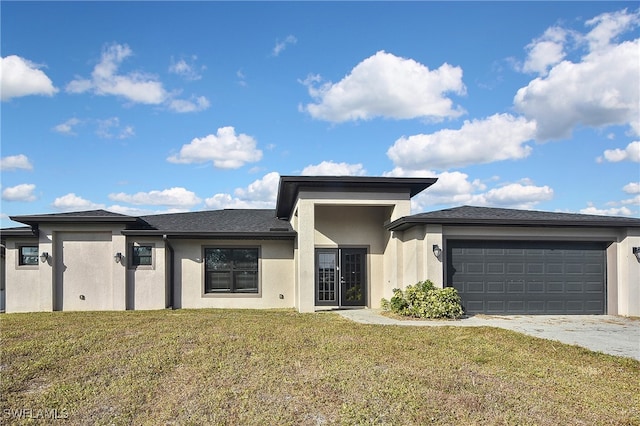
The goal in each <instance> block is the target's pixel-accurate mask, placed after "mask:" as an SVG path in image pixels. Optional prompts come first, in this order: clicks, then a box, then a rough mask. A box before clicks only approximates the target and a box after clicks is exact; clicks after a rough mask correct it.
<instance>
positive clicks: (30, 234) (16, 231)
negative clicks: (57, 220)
mask: <svg viewBox="0 0 640 426" xmlns="http://www.w3.org/2000/svg"><path fill="white" fill-rule="evenodd" d="M37 236H38V228H33V227H30V226H22V227H19V228H6V229H3V230H2V232H1V235H0V237H1V238H2V240H4V239H5V237H12V238H36V237H37Z"/></svg>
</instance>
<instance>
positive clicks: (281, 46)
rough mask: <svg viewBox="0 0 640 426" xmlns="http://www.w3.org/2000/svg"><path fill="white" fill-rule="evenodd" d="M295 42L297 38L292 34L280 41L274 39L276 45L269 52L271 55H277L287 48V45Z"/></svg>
mask: <svg viewBox="0 0 640 426" xmlns="http://www.w3.org/2000/svg"><path fill="white" fill-rule="evenodd" d="M297 42H298V39H297V38H295V37H294V36H292V35H288V36H287V37H286V38H285V39H284V40H282V41H280V40H276V45H275V46H274V47H273V51H272V52H271V54H272V55H273V56H278V55H280V53H282V51H284V49H286V48H287V46H289V45H292V44H296V43H297Z"/></svg>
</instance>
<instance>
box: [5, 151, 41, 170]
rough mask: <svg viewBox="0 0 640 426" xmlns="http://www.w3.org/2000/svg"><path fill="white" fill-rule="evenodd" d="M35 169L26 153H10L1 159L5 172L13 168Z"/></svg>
mask: <svg viewBox="0 0 640 426" xmlns="http://www.w3.org/2000/svg"><path fill="white" fill-rule="evenodd" d="M18 169H22V170H33V165H32V164H31V161H29V158H28V157H27V156H26V155H24V154H18V155H9V156H7V157H2V158H1V159H0V170H2V171H3V172H8V171H13V170H18Z"/></svg>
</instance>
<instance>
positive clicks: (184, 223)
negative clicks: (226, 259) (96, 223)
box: [123, 209, 296, 239]
mask: <svg viewBox="0 0 640 426" xmlns="http://www.w3.org/2000/svg"><path fill="white" fill-rule="evenodd" d="M140 221H141V223H142V226H140V227H137V228H135V229H128V230H125V231H123V234H125V235H163V236H169V237H181V238H211V237H215V238H232V239H237V238H240V239H247V238H264V239H293V238H295V236H296V232H295V231H294V230H293V229H292V228H291V225H290V224H289V223H288V222H286V221H283V220H279V219H277V218H276V216H275V210H271V209H241V210H234V209H228V210H208V211H200V212H188V213H171V214H159V215H150V216H141V217H140Z"/></svg>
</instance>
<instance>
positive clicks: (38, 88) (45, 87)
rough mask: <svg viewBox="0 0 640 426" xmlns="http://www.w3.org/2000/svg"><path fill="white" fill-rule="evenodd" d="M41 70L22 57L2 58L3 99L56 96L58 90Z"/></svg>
mask: <svg viewBox="0 0 640 426" xmlns="http://www.w3.org/2000/svg"><path fill="white" fill-rule="evenodd" d="M40 68H41V66H39V65H36V64H34V63H33V62H31V61H29V60H27V59H24V58H21V57H20V56H16V55H10V56H7V57H5V58H2V57H0V94H1V99H2V100H3V101H8V100H11V99H12V98H19V97H22V96H29V95H44V96H53V95H54V94H56V93H57V92H58V89H57V88H55V87H54V86H53V82H52V81H51V79H50V78H49V77H47V75H46V74H45V73H44V72H43V71H41V70H40Z"/></svg>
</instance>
